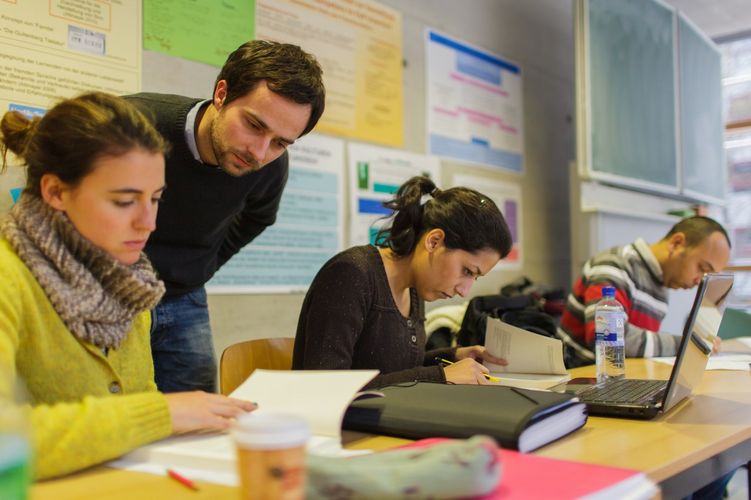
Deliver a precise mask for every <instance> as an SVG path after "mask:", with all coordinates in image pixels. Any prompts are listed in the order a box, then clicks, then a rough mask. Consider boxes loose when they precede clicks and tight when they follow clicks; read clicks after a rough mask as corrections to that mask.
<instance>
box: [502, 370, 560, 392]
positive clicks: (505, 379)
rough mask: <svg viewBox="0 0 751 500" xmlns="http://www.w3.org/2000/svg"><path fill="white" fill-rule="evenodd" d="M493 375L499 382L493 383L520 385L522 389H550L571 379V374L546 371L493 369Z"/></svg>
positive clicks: (511, 385) (510, 385) (509, 385)
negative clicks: (517, 371) (530, 371)
mask: <svg viewBox="0 0 751 500" xmlns="http://www.w3.org/2000/svg"><path fill="white" fill-rule="evenodd" d="M490 373H491V375H493V376H494V377H497V378H498V379H499V380H498V382H490V383H491V384H493V385H505V386H508V387H520V388H522V389H550V388H551V387H554V386H556V385H558V384H562V383H564V382H568V381H569V380H571V375H570V374H568V373H567V374H565V375H549V374H544V373H509V372H503V373H500V372H497V371H491V372H490Z"/></svg>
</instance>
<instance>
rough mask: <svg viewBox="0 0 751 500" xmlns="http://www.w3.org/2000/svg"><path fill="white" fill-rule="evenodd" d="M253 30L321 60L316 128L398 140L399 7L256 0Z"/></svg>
mask: <svg viewBox="0 0 751 500" xmlns="http://www.w3.org/2000/svg"><path fill="white" fill-rule="evenodd" d="M256 37H257V38H258V39H265V40H277V41H280V42H287V43H293V44H295V45H299V46H301V47H302V48H303V49H304V50H306V51H307V52H310V53H311V54H313V55H315V56H316V58H317V59H318V61H319V62H320V64H321V67H322V68H323V79H324V83H325V84H326V111H325V113H324V114H323V117H322V118H321V121H320V122H319V124H318V127H317V128H316V131H318V132H323V133H331V134H336V135H340V136H344V137H351V138H356V139H363V140H367V141H372V142H376V143H380V144H386V145H390V146H401V145H402V143H403V138H404V126H403V121H404V120H403V107H404V104H403V91H402V15H401V13H400V12H399V11H397V10H394V9H392V8H390V7H386V6H384V5H381V4H379V3H376V2H373V1H371V0H257V4H256Z"/></svg>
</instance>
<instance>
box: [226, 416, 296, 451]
mask: <svg viewBox="0 0 751 500" xmlns="http://www.w3.org/2000/svg"><path fill="white" fill-rule="evenodd" d="M232 435H233V436H234V438H235V441H237V444H238V445H241V446H246V447H248V448H259V449H264V450H273V449H284V448H294V447H297V446H304V445H305V444H306V443H307V442H308V439H309V438H310V431H309V429H308V423H307V422H306V421H305V419H303V418H301V417H297V416H294V415H288V414H284V413H265V414H261V415H256V414H254V413H248V414H245V415H242V416H240V417H239V418H238V419H237V420H235V423H234V424H233V426H232Z"/></svg>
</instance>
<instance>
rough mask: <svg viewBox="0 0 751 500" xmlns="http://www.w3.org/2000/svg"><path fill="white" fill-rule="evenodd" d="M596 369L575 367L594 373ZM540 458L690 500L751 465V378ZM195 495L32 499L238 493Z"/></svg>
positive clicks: (598, 430) (63, 488) (714, 383)
mask: <svg viewBox="0 0 751 500" xmlns="http://www.w3.org/2000/svg"><path fill="white" fill-rule="evenodd" d="M670 370H671V367H670V366H668V365H664V364H660V363H656V362H654V361H649V360H632V359H629V360H627V363H626V375H627V377H629V378H658V379H667V378H668V377H669V375H670ZM593 373H594V368H593V367H587V368H579V369H576V370H572V376H573V377H577V376H589V375H592V374H593ZM344 439H345V443H346V445H347V447H349V448H360V449H363V448H365V449H377V450H381V449H386V448H391V447H394V446H398V445H400V444H404V443H406V442H407V441H406V440H403V439H397V438H391V437H385V436H368V435H365V434H359V433H351V432H345V435H344ZM536 453H538V454H540V455H542V456H546V457H551V458H561V459H566V460H576V461H581V462H588V463H594V464H605V465H612V466H616V467H626V468H631V469H637V470H641V471H644V472H645V473H646V474H647V475H648V476H649V477H650V478H651V479H652V480H653V481H655V482H657V483H659V484H660V487H661V488H662V492H663V493H662V494H663V497H664V498H676V497H681V496H684V495H685V494H687V493H690V492H692V491H694V490H696V489H697V488H698V487H700V486H701V485H703V484H705V483H706V482H708V481H710V480H711V479H714V478H717V477H720V476H721V475H723V474H725V473H726V472H729V471H731V470H734V469H735V468H737V467H738V466H740V465H742V464H745V463H746V462H747V461H749V460H751V374H750V373H749V372H739V371H708V372H706V373H705V374H704V378H703V380H702V383H701V385H700V386H699V388H698V390H697V391H696V394H695V395H694V396H693V397H692V398H690V399H688V400H685V401H683V402H682V403H679V404H678V405H677V406H676V407H675V408H673V409H672V410H671V411H670V412H668V413H667V414H666V415H662V416H660V417H658V418H656V419H654V420H650V421H639V420H626V419H615V418H601V417H590V418H589V421H588V422H587V425H586V426H585V427H584V428H583V429H580V430H579V431H577V432H575V433H573V434H571V435H570V436H567V437H565V438H563V439H561V440H559V441H556V442H555V443H552V444H550V445H548V446H546V447H544V448H541V449H540V450H538V451H536ZM199 484H200V487H201V489H200V491H198V492H193V491H190V490H187V489H186V488H185V487H184V486H182V485H180V484H178V483H177V482H175V481H173V480H170V479H168V478H166V477H161V476H155V475H151V474H142V473H136V472H127V471H122V470H115V469H110V468H107V467H102V466H100V467H95V468H92V469H89V470H87V471H83V472H79V473H77V474H72V475H70V476H66V477H64V478H61V479H56V480H51V481H44V482H40V483H37V484H35V485H34V486H33V488H32V494H31V499H32V500H43V499H52V498H54V499H56V500H57V499H73V498H108V499H109V498H112V499H121V498H122V499H126V498H127V499H130V498H142V499H147V498H165V499H166V498H170V499H173V498H175V499H180V498H188V499H197V498H217V499H223V498H228V499H229V498H232V499H234V498H236V497H237V491H236V489H235V488H231V487H227V486H220V485H215V484H209V483H203V482H199Z"/></svg>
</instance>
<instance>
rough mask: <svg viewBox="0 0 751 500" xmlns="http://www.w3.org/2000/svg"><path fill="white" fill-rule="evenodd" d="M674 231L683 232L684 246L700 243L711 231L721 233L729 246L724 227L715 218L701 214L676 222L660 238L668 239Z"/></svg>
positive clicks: (693, 245)
mask: <svg viewBox="0 0 751 500" xmlns="http://www.w3.org/2000/svg"><path fill="white" fill-rule="evenodd" d="M676 233H683V235H684V236H685V237H686V246H687V247H689V248H690V247H695V246H696V245H698V244H700V243H701V242H702V241H704V240H705V239H706V238H708V237H709V236H710V235H712V233H720V234H722V235H723V236H724V237H725V240H726V241H727V242H728V247H730V246H731V245H730V237H729V236H728V233H727V231H725V228H724V227H722V225H721V224H720V223H719V222H717V221H716V220H714V219H710V218H709V217H705V216H703V215H696V216H694V217H687V218H685V219H683V220H681V221H679V222H677V223H676V224H675V225H674V226H673V227H671V228H670V231H668V234H666V235H665V237H664V238H662V239H663V241H664V240H668V239H670V237H671V236H673V235H674V234H676Z"/></svg>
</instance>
